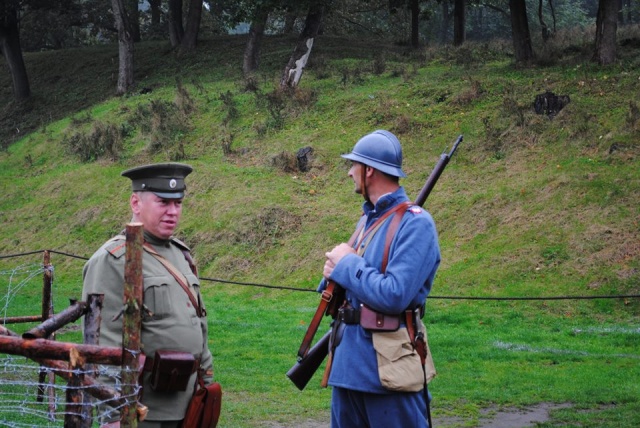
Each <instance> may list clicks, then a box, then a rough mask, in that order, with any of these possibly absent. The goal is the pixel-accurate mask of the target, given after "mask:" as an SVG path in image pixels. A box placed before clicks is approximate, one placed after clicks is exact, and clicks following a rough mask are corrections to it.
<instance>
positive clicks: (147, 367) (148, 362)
mask: <svg viewBox="0 0 640 428" xmlns="http://www.w3.org/2000/svg"><path fill="white" fill-rule="evenodd" d="M143 355H144V354H143ZM193 367H194V368H193V371H192V372H191V373H195V372H196V371H198V369H199V368H200V358H196V362H195V364H194V365H193ZM152 370H153V357H147V356H146V355H145V358H144V366H143V371H145V372H150V371H152Z"/></svg>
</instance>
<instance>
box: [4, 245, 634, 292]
mask: <svg viewBox="0 0 640 428" xmlns="http://www.w3.org/2000/svg"><path fill="white" fill-rule="evenodd" d="M44 251H49V253H53V254H58V255H62V256H66V257H71V258H75V259H80V260H89V258H88V257H83V256H78V255H75V254H71V253H65V252H62V251H56V250H36V251H29V252H25V253H16V254H8V255H4V256H3V255H0V259H8V258H16V257H23V256H29V255H33V254H38V253H43V252H44ZM200 280H201V281H209V282H217V283H221V284H231V285H240V286H247V287H260V288H270V289H276V290H289V291H297V292H303V293H317V291H316V289H310V288H300V287H291V286H283V285H271V284H260V283H255V282H242V281H231V280H227V279H219V278H207V277H200ZM637 298H640V294H609V295H597V296H584V295H577V296H570V295H563V296H522V297H517V296H516V297H498V296H438V295H429V299H441V300H475V301H522V300H528V301H530V300H538V301H543V300H597V299H637Z"/></svg>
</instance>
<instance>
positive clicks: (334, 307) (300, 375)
mask: <svg viewBox="0 0 640 428" xmlns="http://www.w3.org/2000/svg"><path fill="white" fill-rule="evenodd" d="M462 138H463V136H462V135H459V136H458V138H457V139H456V141H455V142H454V143H453V147H452V148H451V150H450V151H449V153H447V151H446V150H445V151H444V152H443V153H442V154H441V155H440V160H439V161H438V163H437V164H436V166H435V167H434V168H433V171H431V174H429V177H428V178H427V181H426V182H425V184H424V186H422V189H421V190H420V193H419V194H418V197H417V198H416V200H415V202H414V205H418V206H420V207H422V206H423V205H424V203H425V202H426V200H427V198H428V197H429V194H430V193H431V191H432V190H433V188H434V187H435V185H436V182H437V181H438V179H439V178H440V175H442V171H444V169H445V167H446V166H447V164H448V163H449V160H450V159H451V157H452V156H453V154H454V153H455V151H456V149H457V148H458V145H459V144H460V143H461V142H462ZM330 282H331V281H330ZM331 289H332V296H331V298H330V300H329V301H328V302H327V301H325V302H324V305H326V308H325V310H324V315H328V316H331V317H332V318H334V319H335V318H336V316H337V314H338V309H339V308H340V306H341V305H342V302H343V301H344V299H345V290H344V288H342V287H341V286H340V285H338V284H336V283H333V287H331ZM321 305H322V304H321ZM318 311H321V306H319V307H318ZM320 318H321V316H320V315H318V312H316V316H315V317H314V319H313V320H312V322H311V324H310V325H309V329H308V330H307V333H306V335H305V339H304V340H303V343H302V345H301V347H300V351H298V362H297V363H296V364H295V365H294V366H293V367H291V368H290V369H289V371H288V372H287V377H288V378H289V379H291V381H292V382H293V383H294V384H295V385H296V386H297V387H298V389H300V390H301V391H302V390H303V389H304V388H305V386H307V383H308V382H309V380H311V377H313V374H314V373H315V372H316V370H318V367H320V364H322V361H324V359H325V358H326V357H327V355H328V354H329V337H330V336H331V330H329V331H328V332H327V333H326V334H325V335H324V336H322V338H321V339H320V340H318V342H317V343H316V344H315V345H313V346H312V347H311V348H309V345H310V344H311V341H312V340H313V336H314V335H315V333H316V331H317V328H318V325H319V323H320ZM305 342H306V343H305ZM327 375H328V373H325V377H326V376H327ZM323 386H326V379H323Z"/></svg>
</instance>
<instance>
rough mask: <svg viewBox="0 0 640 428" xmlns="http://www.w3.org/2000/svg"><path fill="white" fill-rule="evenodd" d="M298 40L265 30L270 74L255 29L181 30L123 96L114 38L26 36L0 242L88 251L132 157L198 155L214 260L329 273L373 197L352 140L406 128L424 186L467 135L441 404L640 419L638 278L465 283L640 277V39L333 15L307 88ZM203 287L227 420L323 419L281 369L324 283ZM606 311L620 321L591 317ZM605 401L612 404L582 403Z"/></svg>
mask: <svg viewBox="0 0 640 428" xmlns="http://www.w3.org/2000/svg"><path fill="white" fill-rule="evenodd" d="M294 42H295V40H294V39H288V38H282V37H274V38H268V39H266V40H265V42H264V46H263V49H264V50H263V53H262V58H261V67H260V72H259V74H257V75H256V76H255V78H253V79H251V80H245V79H243V78H242V76H241V72H240V68H241V58H242V51H243V48H244V39H243V38H242V37H241V36H236V37H226V38H220V39H215V40H207V41H203V42H202V43H201V45H200V47H199V49H198V52H197V53H196V54H192V55H187V56H184V57H180V58H178V57H176V55H175V53H174V52H172V51H171V50H170V49H169V47H168V46H167V44H165V43H143V44H140V45H139V46H137V48H136V56H135V64H136V65H135V66H136V80H137V84H138V86H137V88H136V91H135V92H133V93H131V94H130V95H128V96H125V97H114V96H113V93H114V90H115V81H116V78H117V75H116V73H117V47H116V46H97V47H87V48H83V49H77V50H69V51H62V52H39V53H32V54H27V55H26V56H25V61H26V64H27V69H28V70H29V73H30V79H31V84H32V90H33V92H34V97H33V99H32V100H30V101H28V102H26V103H23V104H16V103H14V102H13V101H12V100H11V93H10V80H9V78H8V76H7V75H6V74H3V75H0V83H2V84H1V85H0V88H2V89H0V103H2V105H3V106H4V107H3V110H2V117H1V118H0V124H2V126H1V128H2V129H1V130H0V131H1V132H2V135H1V138H2V141H3V147H5V149H4V150H3V151H2V152H0V182H1V183H2V189H3V198H2V200H1V201H0V223H1V224H2V234H1V235H0V255H6V254H15V253H21V252H28V251H33V250H40V249H53V250H57V251H60V252H66V253H70V254H75V255H80V256H89V255H90V254H91V253H92V252H93V251H94V250H95V249H96V248H97V247H98V246H99V245H100V244H101V243H102V242H103V241H104V240H106V239H107V238H109V237H110V236H112V235H113V234H115V233H117V232H118V231H119V230H121V228H122V227H123V225H124V224H125V222H126V221H127V220H128V218H129V210H128V204H127V200H128V195H129V191H130V188H129V182H128V180H125V179H124V178H122V177H120V172H121V171H122V170H124V169H126V168H129V167H131V166H134V165H137V164H142V163H150V162H156V161H168V160H179V161H183V162H187V163H189V164H191V165H193V166H194V169H195V172H194V173H193V174H192V175H191V176H190V177H189V182H188V186H189V196H188V198H187V199H186V200H185V212H184V216H183V221H182V223H181V226H180V228H179V237H180V238H182V239H184V240H185V241H186V242H187V243H189V244H190V245H191V246H192V248H193V250H194V254H195V256H196V259H197V260H198V262H199V265H200V272H201V275H202V276H204V277H207V278H216V279H223V280H229V281H240V282H251V283H260V284H271V285H279V286H290V287H295V288H300V289H304V290H312V289H314V288H315V286H316V284H317V282H318V280H319V279H320V276H321V274H320V272H321V268H322V264H323V255H324V252H325V251H327V250H328V249H330V248H332V246H334V245H336V244H337V243H339V242H342V241H345V240H346V239H347V238H348V237H349V235H350V233H351V228H352V227H353V225H354V223H355V220H356V219H357V217H358V215H359V212H360V204H361V199H360V197H359V195H355V194H354V193H353V187H352V183H351V181H350V180H349V179H348V177H346V172H347V169H348V165H347V164H346V163H345V162H344V160H342V159H341V158H340V157H339V155H340V154H341V153H345V152H348V151H349V150H350V149H351V147H352V146H353V144H354V143H355V142H356V141H357V139H358V138H359V137H360V136H362V135H364V134H366V133H368V132H370V131H372V130H375V129H379V128H384V129H389V130H391V131H393V132H394V133H396V134H397V135H398V136H399V138H400V140H401V142H402V143H403V149H404V156H405V168H404V169H405V170H406V172H407V173H408V175H409V177H408V178H407V179H404V180H403V181H402V184H403V185H404V186H405V187H406V189H407V191H408V193H409V194H410V195H414V196H415V195H417V193H418V191H419V190H420V188H421V186H422V185H423V183H424V181H425V179H426V177H427V176H428V174H429V173H430V172H431V169H432V168H433V166H434V165H435V163H436V162H437V160H438V158H439V155H440V154H441V153H442V151H443V150H444V149H447V148H450V146H451V144H452V143H453V141H454V140H455V138H456V137H457V136H458V135H459V134H463V135H464V141H463V143H462V144H461V145H460V147H459V149H458V152H457V153H456V155H455V157H454V158H453V160H452V162H451V163H450V165H449V166H448V168H447V170H446V171H445V173H444V175H443V176H442V177H441V179H440V182H439V183H438V185H437V186H436V189H435V191H434V192H433V194H432V195H431V197H430V198H429V200H428V201H427V203H426V207H427V208H428V209H429V211H430V212H431V213H432V214H433V217H434V219H435V221H436V225H437V227H438V230H439V236H440V242H441V247H442V265H441V268H440V270H439V273H438V276H437V279H436V283H435V285H434V290H433V295H434V296H435V297H440V298H436V299H432V300H430V301H429V304H428V308H429V314H428V315H427V318H426V320H427V323H428V324H429V325H431V326H432V327H430V338H431V342H432V343H431V348H432V350H433V352H434V356H435V359H436V365H437V366H438V370H439V372H440V373H441V374H440V375H439V376H438V378H436V380H434V382H433V384H432V391H433V393H434V396H436V401H435V402H434V406H435V410H434V414H436V416H437V415H438V414H440V415H445V414H448V415H456V416H460V415H464V417H465V418H466V421H467V422H465V423H466V424H467V425H465V426H473V424H474V423H477V422H478V420H479V418H480V416H479V415H480V410H481V409H482V408H485V407H486V406H487V405H489V404H497V405H518V406H519V405H527V404H532V403H538V402H541V401H550V402H572V403H574V404H575V406H574V407H573V408H572V409H569V410H567V409H564V410H561V411H560V412H559V413H558V414H557V416H556V420H557V421H565V422H567V421H569V422H575V421H576V420H578V419H580V420H583V422H584V425H580V426H626V425H624V424H623V425H620V424H619V423H620V421H621V420H624V421H627V420H628V421H631V424H632V425H628V426H636V425H637V424H638V423H639V422H640V421H639V420H638V417H639V416H638V415H637V413H638V412H637V410H638V408H639V406H640V404H639V401H638V398H637V397H638V396H639V394H638V393H639V392H640V391H638V387H637V386H634V385H637V382H631V380H630V379H633V378H635V379H636V380H637V379H638V378H639V377H638V376H639V375H640V372H638V368H637V360H635V361H634V360H633V358H637V349H638V345H640V338H639V337H638V334H637V332H636V333H633V331H634V329H636V331H637V327H638V324H639V323H640V319H639V315H640V301H639V299H637V298H635V299H634V298H626V299H609V298H607V299H583V300H577V299H573V300H571V299H569V300H543V301H531V302H529V301H506V302H503V301H483V300H481V301H474V300H461V299H458V298H457V297H471V298H481V297H487V298H498V297H499V298H513V297H540V296H567V295H568V296H589V297H597V296H611V295H632V294H635V295H637V294H640V284H639V281H638V280H639V278H640V263H639V262H638V259H639V256H640V228H639V225H638V222H639V221H640V208H639V207H640V169H639V165H640V162H639V161H638V156H639V155H640V143H639V142H638V138H639V136H640V113H639V111H638V104H637V103H638V101H637V100H638V99H639V98H638V95H640V75H639V74H638V71H637V70H638V65H639V64H640V50H638V49H637V48H633V44H629V45H626V46H625V47H621V52H620V58H621V60H620V61H619V62H618V63H617V64H616V65H615V66H612V67H606V68H603V67H598V66H596V65H594V64H592V63H590V62H589V61H588V55H587V53H586V50H585V49H584V46H577V49H575V48H576V46H573V48H574V49H566V50H565V52H577V53H573V54H572V56H561V55H560V53H559V52H560V51H559V50H557V51H552V52H545V54H544V55H545V56H544V58H546V59H548V61H540V63H542V62H544V65H541V64H535V65H531V66H529V67H522V68H520V67H516V66H514V64H513V62H512V59H511V57H510V55H509V48H508V47H505V46H504V45H502V44H500V43H487V44H484V45H468V46H465V47H463V48H459V49H453V48H450V47H449V48H439V49H435V48H433V49H423V50H421V51H419V52H411V51H407V50H405V49H404V48H401V47H398V46H393V45H386V44H384V43H381V42H377V41H370V42H367V43H362V42H358V41H355V40H346V39H337V38H331V37H324V36H323V37H321V38H319V39H318V40H317V41H316V44H315V45H314V47H313V52H312V55H311V58H312V63H311V64H310V66H309V68H308V69H307V70H306V71H305V74H304V75H303V77H302V80H301V84H300V88H299V90H298V91H296V93H295V94H282V93H279V92H278V91H276V90H275V88H276V86H277V82H278V80H279V76H280V72H281V70H282V69H283V67H284V65H285V64H286V61H287V60H288V57H289V55H290V54H291V51H292V49H293V44H294ZM558 49H559V48H558ZM556 54H557V55H556ZM565 55H567V54H565ZM545 91H552V92H554V93H555V94H557V95H566V96H569V97H570V103H569V104H568V105H567V106H566V107H565V108H563V109H562V110H561V111H560V112H559V113H558V114H557V115H555V116H553V117H549V116H548V115H538V114H536V113H535V112H534V109H533V102H534V99H535V97H536V95H539V94H542V93H544V92H545ZM305 147H311V148H312V153H311V163H310V169H309V170H308V171H305V172H303V171H299V170H298V169H297V167H296V166H297V165H296V153H297V152H298V150H300V149H302V148H305ZM2 262H3V263H2V266H3V268H7V267H11V266H15V265H16V264H18V262H17V261H16V260H15V259H9V260H2ZM54 264H56V266H57V267H56V276H57V286H58V287H59V288H60V289H59V290H58V291H57V292H56V299H57V308H58V309H61V308H63V307H64V306H65V305H66V304H67V303H66V299H67V298H68V297H69V296H71V295H75V296H79V294H80V292H79V290H80V287H81V267H82V263H81V261H78V260H77V259H71V258H65V257H55V258H54ZM205 288H206V291H205V293H206V298H207V299H208V301H207V304H208V307H209V308H210V312H211V313H212V316H211V319H210V322H211V324H212V327H211V329H212V332H213V333H212V338H211V341H212V342H211V346H212V349H213V350H214V356H215V358H216V361H217V365H216V368H217V369H216V370H217V373H218V376H219V378H220V379H221V381H222V382H223V385H224V386H226V388H227V394H226V401H225V406H226V407H225V409H227V411H228V412H229V413H228V416H227V419H226V421H222V423H223V424H227V425H225V426H296V423H298V422H299V421H300V420H306V419H308V418H310V419H318V420H322V419H323V418H326V412H327V409H328V405H329V403H328V391H327V390H322V389H320V388H319V387H316V385H314V386H313V387H309V388H308V389H307V390H305V391H304V392H302V393H299V392H298V391H297V390H295V388H294V387H292V385H291V384H289V383H288V381H287V380H286V379H284V376H283V373H284V372H286V370H287V369H288V367H289V366H290V365H291V364H293V362H294V361H295V358H294V357H295V352H296V350H297V347H298V346H299V341H300V340H301V338H302V334H303V333H304V330H305V329H306V323H307V322H308V320H310V318H311V316H312V314H313V311H314V307H315V305H316V304H317V296H316V295H315V294H313V293H301V292H295V291H290V290H287V291H282V290H271V289H265V288H255V287H239V286H233V285H228V284H221V283H218V282H209V283H206V284H205ZM36 295H37V294H36ZM606 326H610V327H612V328H613V327H615V328H616V329H618V330H617V331H618V334H617V335H613V336H610V335H607V334H604V333H602V334H595V336H599V338H590V339H588V340H587V339H585V338H584V337H579V335H577V334H576V333H575V331H579V330H580V329H582V330H585V329H589V328H600V327H606ZM620 329H621V330H620ZM496 332H502V333H504V336H505V337H509V338H511V339H512V340H513V341H514V342H525V343H529V341H532V343H533V344H537V345H539V346H540V347H541V348H542V349H547V350H548V349H550V348H563V346H564V345H565V344H566V342H565V341H569V343H570V345H567V346H573V347H574V349H587V351H585V352H587V353H588V355H591V356H586V357H576V356H575V355H573V354H572V355H568V356H558V355H552V356H549V352H547V353H545V352H542V355H541V354H539V353H538V354H536V352H537V351H531V353H529V354H526V355H521V354H518V353H517V352H510V351H509V349H511V348H509V347H508V346H507V350H505V348H504V347H503V348H500V346H498V345H496V343H498V342H499V343H505V342H502V341H500V340H498V338H497V337H498V336H500V335H498V336H494V335H496ZM572 332H573V333H572ZM625 332H626V333H625ZM628 332H631V333H628ZM600 336H606V337H600ZM599 340H600V341H599ZM247 346H248V347H247ZM527 346H530V347H531V346H534V345H532V344H531V343H529V345H527ZM602 347H604V348H602ZM512 350H513V349H511V351H512ZM596 350H597V352H596ZM592 351H593V352H592ZM603 352H604V353H606V352H611V353H612V354H614V355H623V354H624V355H635V357H628V358H624V357H622V358H617V357H610V358H608V359H607V362H608V365H609V367H608V368H606V369H604V368H603V367H601V357H602V355H601V354H602V353H603ZM551 354H553V353H551ZM532 355H535V356H532ZM630 363H633V364H630ZM257 367H259V368H257ZM534 367H535V368H534ZM560 368H562V369H563V370H558V369H560ZM530 371H531V372H530ZM549 371H552V373H551V372H549ZM545 382H551V384H548V383H545ZM549 385H553V386H549ZM634 397H635V398H634ZM612 402H615V404H611V403H612ZM612 406H613V407H615V409H613V410H612ZM585 408H587V409H596V410H594V413H589V414H588V415H586V416H585V414H584V412H582V413H581V411H580V409H585ZM620 415H622V416H620ZM634 415H635V416H634ZM634 418H635V419H634ZM265 419H266V420H269V421H273V422H274V423H276V422H277V423H281V424H284V425H265V424H264V420H265ZM296 421H297V422H296ZM625 423H626V422H625ZM589 424H592V425H589ZM572 426H576V425H572Z"/></svg>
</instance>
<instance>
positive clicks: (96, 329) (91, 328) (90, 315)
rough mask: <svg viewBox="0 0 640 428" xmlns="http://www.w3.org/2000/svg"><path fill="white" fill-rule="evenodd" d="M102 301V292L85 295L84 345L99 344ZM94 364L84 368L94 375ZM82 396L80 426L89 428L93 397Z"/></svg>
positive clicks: (91, 420) (91, 423)
mask: <svg viewBox="0 0 640 428" xmlns="http://www.w3.org/2000/svg"><path fill="white" fill-rule="evenodd" d="M103 302H104V294H89V295H88V296H87V307H88V308H89V310H88V311H87V313H86V314H85V316H84V334H83V343H85V344H86V345H99V344H100V321H101V320H102V303H103ZM94 369H95V365H94V364H87V366H86V370H87V371H92V374H91V375H92V376H93V377H95V373H93V370H94ZM82 395H83V397H82V403H83V405H82V427H83V428H89V427H91V425H93V416H92V412H91V411H92V405H91V403H92V401H93V399H92V398H91V396H90V395H89V394H87V393H86V392H84V393H83V394H82Z"/></svg>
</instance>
